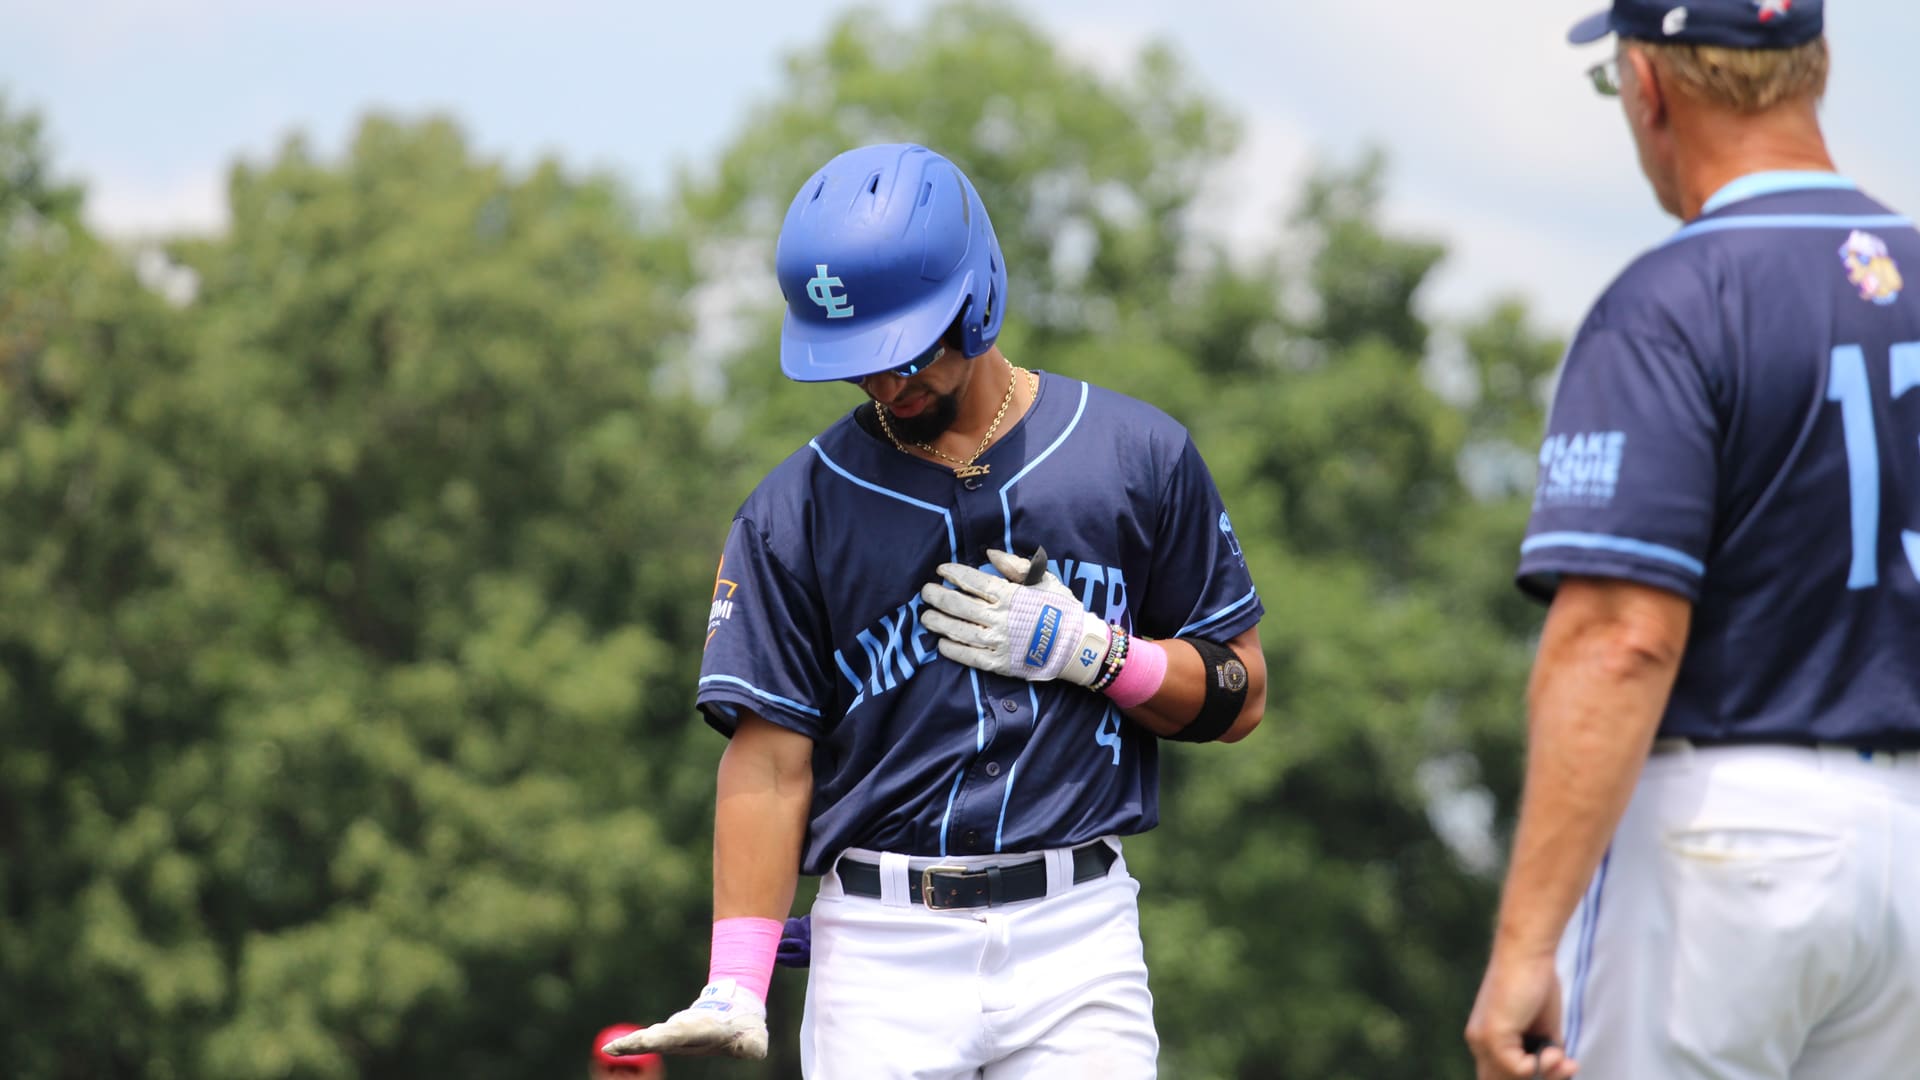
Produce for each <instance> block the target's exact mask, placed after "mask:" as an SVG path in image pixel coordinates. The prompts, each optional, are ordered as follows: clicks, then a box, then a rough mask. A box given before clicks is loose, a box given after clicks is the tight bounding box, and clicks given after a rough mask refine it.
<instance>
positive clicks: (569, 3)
mask: <svg viewBox="0 0 1920 1080" xmlns="http://www.w3.org/2000/svg"><path fill="white" fill-rule="evenodd" d="M1603 2H1604V0H1495V2H1483V3H1477V4H1476V3H1467V2H1455V3H1439V2H1428V0H1330V2H1323V3H1306V2H1303V0H1177V2H1174V0H1157V2H1148V0H1025V2H1023V3H1019V4H1018V5H1017V6H1018V7H1019V8H1020V10H1022V11H1024V12H1026V13H1027V14H1028V15H1029V16H1030V17H1031V18H1033V19H1035V20H1036V21H1038V22H1039V23H1041V24H1042V25H1044V26H1045V27H1046V28H1048V30H1049V31H1050V32H1051V33H1052V34H1053V35H1054V36H1055V37H1056V39H1057V40H1059V41H1061V42H1062V43H1063V45H1065V47H1066V48H1067V49H1068V50H1069V51H1070V52H1071V53H1072V54H1073V55H1074V56H1076V57H1078V58H1081V59H1083V60H1084V61H1086V62H1088V63H1091V64H1094V65H1096V66H1103V67H1112V66H1118V61H1117V60H1116V58H1124V57H1127V56H1130V55H1131V54H1132V52H1133V51H1134V50H1135V49H1137V48H1138V46H1139V45H1140V44H1141V43H1143V42H1145V41H1148V40H1150V39H1154V38H1161V39H1165V40H1167V41H1170V42H1171V43H1172V44H1173V45H1174V47H1175V48H1176V49H1177V50H1178V51H1179V52H1180V53H1181V54H1182V56H1183V57H1184V59H1185V60H1186V62H1187V63H1188V65H1189V66H1190V68H1191V69H1192V70H1193V71H1194V72H1195V74H1196V75H1197V77H1198V79H1199V81H1200V82H1201V84H1202V85H1204V86H1206V87H1208V88H1209V89H1210V90H1211V91H1212V92H1213V93H1214V94H1215V96H1216V97H1217V98H1219V99H1220V100H1221V101H1222V102H1224V103H1225V104H1226V105H1227V106H1228V107H1229V108H1231V109H1232V110H1234V111H1235V112H1236V113H1238V114H1239V116H1240V117H1241V119H1242V120H1243V121H1244V123H1245V125H1246V129H1247V133H1248V140H1247V145H1246V147H1245V149H1244V151H1243V154H1242V156H1241V158H1240V160H1238V161H1237V162H1235V164H1234V166H1233V170H1234V171H1233V177H1234V179H1235V182H1234V183H1233V184H1232V185H1231V187H1232V189H1233V190H1236V191H1238V192H1240V193H1241V196H1240V197H1241V198H1242V199H1243V200H1244V205H1238V206H1235V207H1234V208H1233V209H1232V211H1231V214H1230V215H1229V216H1230V217H1231V218H1232V219H1233V220H1234V222H1235V226H1236V228H1235V231H1236V232H1239V233H1242V234H1246V235H1258V234H1259V231H1260V230H1262V229H1267V228H1270V227H1271V225H1272V223H1273V222H1274V220H1275V219H1276V218H1277V216H1278V210H1277V208H1278V207H1280V206H1282V205H1284V204H1285V202H1286V201H1287V200H1288V199H1289V198H1290V196H1291V194H1292V193H1293V192H1294V191H1295V190H1296V187H1297V184H1298V181H1299V179H1300V177H1301V176H1302V175H1304V173H1305V171H1306V169H1307V168H1308V167H1309V166H1310V164H1311V163H1312V162H1313V161H1314V160H1316V159H1317V158H1324V157H1327V156H1333V157H1336V158H1342V159H1347V158H1351V157H1352V155H1353V154H1355V153H1356V152H1357V151H1358V150H1359V149H1360V148H1362V147H1365V146H1368V145H1380V146H1383V147H1385V148H1386V149H1387V150H1388V152H1389V154H1390V155H1391V163H1392V173H1391V178H1390V199H1389V211H1390V216H1391V218H1392V220H1393V221H1394V222H1395V223H1396V224H1398V225H1402V226H1408V227H1412V228H1416V229H1419V230H1421V231H1422V232H1425V233H1429V234H1431V235H1434V236H1436V237H1438V238H1440V239H1442V240H1444V241H1445V242H1446V243H1447V244H1448V245H1449V247H1450V249H1451V251H1452V256H1451V257H1450V259H1449V260H1448V262H1447V263H1446V264H1445V266H1444V267H1443V269H1442V272H1441V274H1440V276H1439V278H1438V279H1437V280H1436V284H1435V287H1434V288H1433V289H1432V290H1431V291H1430V293H1429V294H1428V295H1427V296H1426V300H1427V302H1428V305H1429V308H1430V309H1431V310H1434V311H1436V312H1441V313H1462V312H1467V311H1470V310H1473V309H1476V308H1478V307H1479V306H1480V305H1481V304H1482V303H1483V302H1484V301H1485V300H1486V299H1488V298H1489V297H1491V296H1492V295H1493V294H1494V293H1496V292H1501V291H1513V292H1519V293H1522V294H1524V295H1526V296H1527V297H1528V298H1529V299H1530V300H1531V301H1532V302H1533V303H1534V304H1535V305H1536V307H1537V309H1538V310H1539V311H1540V312H1541V313H1542V315H1543V317H1544V318H1545V319H1546V321H1547V322H1548V323H1549V325H1552V326H1554V327H1555V328H1558V329H1563V330H1564V329H1568V328H1570V327H1571V325H1572V323H1573V322H1574V321H1575V320H1576V319H1577V318H1578V317H1579V315H1580V314H1581V312H1582V311H1583V310H1584V309H1585V306H1586V304H1587V302H1588V301H1589V300H1590V299H1591V298H1592V296H1593V295H1594V294H1595V293H1596V292H1597V291H1598V290H1599V289H1601V288H1602V287H1603V286H1604V285H1605V284H1606V282H1607V281H1608V280H1609V279H1610V278H1611V276H1612V275H1613V273H1614V272H1615V271H1617V270H1618V269H1619V268H1620V267H1621V266H1622V265H1623V264H1624V263H1625V262H1626V261H1627V260H1628V259H1630V258H1631V257H1632V256H1633V255H1634V254H1635V253H1637V252H1638V251H1640V250H1642V249H1643V248H1645V247H1647V246H1650V245H1651V244H1653V243H1654V242H1656V241H1657V240H1659V239H1660V238H1661V237H1662V236H1663V235H1664V234H1665V233H1666V232H1667V231H1669V229H1670V228H1671V227H1672V223H1671V222H1669V221H1668V220H1667V219H1665V218H1664V217H1663V216H1662V215H1661V214H1660V212H1659V211H1658V210H1657V209H1656V208H1655V207H1654V205H1653V202H1652V199H1651V197H1650V196H1649V195H1648V194H1647V193H1646V190H1645V188H1644V185H1643V183H1642V181H1641V179H1640V176H1639V172H1638V170H1637V168H1636V166H1635V165H1634V160H1633V156H1632V148H1631V144H1630V142H1629V140H1628V138H1627V135H1626V131H1625V127H1624V124H1623V122H1622V121H1621V119H1620V117H1619V114H1618V110H1617V107H1615V106H1614V105H1613V104H1612V103H1610V102H1606V101H1603V100H1601V99H1600V98H1598V97H1596V96H1594V94H1593V93H1592V91H1591V90H1590V89H1589V88H1588V87H1587V84H1586V82H1585V80H1584V78H1583V75H1582V72H1583V70H1584V69H1585V68H1586V67H1587V65H1589V64H1591V63H1593V62H1594V61H1595V60H1598V59H1599V58H1600V57H1601V56H1602V55H1604V54H1605V49H1606V47H1605V46H1594V47H1591V48H1589V49H1586V50H1575V49H1571V48H1568V47H1566V46H1565V45H1564V44H1563V40H1564V37H1563V35H1564V33H1565V31H1566V28H1567V26H1568V25H1570V24H1571V23H1572V22H1573V21H1574V20H1575V19H1576V18H1578V17H1579V16H1581V15H1584V14H1586V13H1587V12H1588V11H1589V10H1592V9H1594V8H1597V7H1599V6H1601V4H1602V3H1603ZM876 6H877V8H878V9H879V10H882V11H885V12H887V13H889V15H890V17H892V18H894V19H896V20H903V19H913V18H916V17H917V16H918V15H919V13H921V12H922V11H924V10H925V9H926V8H927V7H928V6H930V5H929V4H928V3H927V2H926V0H884V2H882V3H880V4H878V5H876ZM1828 8H1829V11H1828V33H1829V36H1830V38H1831V39H1832V42H1833V46H1834V51H1835V56H1836V66H1835V73H1834V78H1833V82H1832V85H1831V90H1830V93H1829V97H1828V104H1827V110H1826V117H1827V127H1828V135H1829V139H1830V142H1831V146H1832V149H1833V152H1834V156H1835V159H1836V160H1837V161H1838V162H1839V164H1840V167H1841V169H1842V170H1843V171H1845V172H1847V173H1848V174H1849V175H1851V176H1853V177H1854V178H1855V179H1856V180H1858V181H1859V182H1860V183H1861V185H1862V186H1863V187H1865V188H1866V189H1867V190H1869V191H1870V192H1872V193H1874V194H1876V195H1878V196H1879V197H1881V198H1882V199H1884V200H1886V201H1888V202H1890V203H1893V204H1894V205H1895V206H1896V207H1897V208H1899V209H1902V210H1904V211H1907V212H1909V213H1920V118H1916V112H1915V103H1916V102H1920V65H1917V64H1916V63H1915V62H1914V60H1913V59H1912V54H1913V52H1914V47H1915V46H1916V45H1917V44H1920V2H1915V0H1832V2H1831V3H1829V4H1828ZM843 9H844V6H842V5H835V4H828V3H817V4H798V3H792V2H778V3H776V2H773V0H710V2H707V3H686V2H671V3H669V2H666V0H624V2H619V0H605V2H591V0H545V2H539V3H536V2H533V0H524V2H519V3H507V2H503V0H459V2H455V0H386V2H381V3H376V2H370V0H330V2H319V0H300V2H294V0H165V2H145V3H136V2H131V0H0V92H5V93H6V94H7V95H8V97H9V98H10V100H11V101H12V103H13V104H14V105H15V106H16V107H18V106H19V105H22V104H24V105H26V106H29V107H32V108H36V109H39V110H40V111H41V112H42V113H43V114H44V115H45V117H46V119H47V121H48V123H49V126H50V130H51V137H52V142H53V145H54V149H55V160H56V164H57V166H58V167H59V169H60V170H61V171H62V172H63V173H65V174H66V175H67V176H69V177H72V178H75V179H80V180H83V181H84V182H85V183H86V185H87V187H88V190H89V193H90V194H89V204H90V213H91V216H92V219H93V221H94V222H95V223H96V224H97V225H99V226H101V227H103V228H105V229H108V230H111V231H113V232H115V233H119V234H141V233H148V232H155V231H168V230H175V229H186V228H191V229H201V228H216V227H218V226H219V225H220V223H221V222H222V221H223V219H224V210H223V202H224V196H223V184H224V179H223V177H224V174H225V171H226V169H227V167H228V166H229V165H230V164H231V163H232V161H233V160H234V159H235V158H236V157H249V158H260V157H264V156H266V155H267V154H269V153H270V152H271V151H272V150H273V149H274V148H275V147H276V146H277V145H278V143H279V141H280V140H281V139H282V138H283V137H284V136H285V135H286V134H287V133H288V132H291V131H294V130H300V131H304V132H306V133H308V135H309V136H310V137H311V138H312V139H313V140H314V142H315V143H316V144H317V145H318V146H319V147H320V148H321V149H322V150H324V151H328V152H334V151H337V150H338V149H339V148H340V146H341V145H342V144H343V142H344V137H345V135H346V133H347V132H348V131H349V130H351V128H352V126H353V124H354V122H355V119H356V118H357V117H358V116H359V115H360V114H361V113H362V112H363V111H365V110H367V109H369V108H375V107H378V108H385V109H393V110H400V111H404V112H419V111H423V110H428V109H433V110H444V111H448V112H451V113H452V114H454V115H455V116H456V117H458V118H459V120H460V121H461V122H462V124H463V125H464V126H465V127H466V129H467V131H468V132H469V134H470V135H471V136H472V137H473V138H474V140H475V141H476V142H477V143H478V145H479V146H480V147H481V148H482V149H483V150H485V151H487V152H491V153H498V154H503V155H506V156H507V157H508V158H509V160H511V161H514V162H516V163H524V162H526V161H529V160H531V159H532V158H534V157H535V156H536V155H539V154H543V153H555V154H558V155H559V156H560V157H561V158H562V159H563V160H565V161H566V162H568V163H569V164H572V165H575V166H580V167H605V168H610V169H613V170H614V171H616V172H618V173H619V174H621V175H623V176H624V177H626V179H627V180H628V181H629V183H630V184H631V185H632V186H633V187H634V188H635V189H636V190H638V191H640V192H642V193H646V194H659V193H660V192H661V191H663V190H664V188H665V185H666V183H667V179H668V177H669V176H670V175H671V171H672V169H673V168H674V167H675V166H677V165H697V164H698V163H699V162H701V161H702V160H704V159H706V158H707V157H708V156H710V155H711V154H712V153H713V152H714V151H715V150H716V149H717V148H718V147H719V146H720V145H721V144H722V143H723V142H724V141H725V140H726V139H727V138H728V136H729V135H731V134H732V133H733V132H734V131H735V130H736V129H737V127H738V125H739V123H740V119H741V117H742V116H743V114H744V112H745V110H746V108H747V107H748V106H749V105H750V104H751V103H752V102H754V101H756V100H759V99H762V98H764V97H765V96H766V95H768V94H770V93H772V92H773V91H774V89H775V88H776V86H777V85H778V81H779V59H780V57H781V56H783V55H784V54H786V53H788V52H791V51H793V50H796V49H801V48H805V47H808V46H810V45H811V44H813V43H815V42H817V41H818V40H819V38H820V36H821V34H822V32H823V30H824V27H825V26H826V25H827V23H828V22H829V21H830V20H831V19H832V18H833V17H834V15H835V13H837V12H838V11H840V10H843Z"/></svg>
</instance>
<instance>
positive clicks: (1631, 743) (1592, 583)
mask: <svg viewBox="0 0 1920 1080" xmlns="http://www.w3.org/2000/svg"><path fill="white" fill-rule="evenodd" d="M1692 614H1693V608H1692V606H1691V605H1690V604H1689V603H1688V602H1687V600H1686V599H1684V598H1683V597H1680V596H1677V595H1675V594H1673V593H1670V592H1666V591H1664V590H1660V589H1655V588H1650V587H1648V586H1644V585H1637V584H1633V583H1630V582H1625V581H1617V580H1602V579H1585V578H1568V579H1567V580H1566V581H1565V582H1564V583H1562V585H1561V586H1560V590H1559V592H1558V594H1557V595H1556V596H1555V597H1554V601H1553V606H1552V607H1551V608H1550V609H1549V610H1548V613H1547V622H1546V628H1545V630H1544V631H1543V632H1542V634H1541V638H1540V652H1539V656H1538V657H1537V658H1536V660H1535V663H1534V669H1533V679H1532V682H1531V684H1530V685H1529V686H1528V689H1527V704H1528V713H1529V719H1528V739H1527V741H1528V748H1527V776H1526V790H1525V794H1524V797H1523V798H1522V801H1521V809H1520V822H1519V827H1518V829H1517V830H1516V832H1515V835H1514V845H1513V860H1512V863H1511V864H1510V866H1509V868H1508V871H1507V881H1506V887H1505V890H1504V892H1503V894H1502V898H1501V903H1500V918H1499V923H1498V927H1497V930H1496V934H1495V941H1494V948H1495V950H1496V952H1498V951H1501V950H1507V949H1512V950H1518V951H1519V953H1520V954H1521V955H1547V954H1551V953H1552V952H1553V951H1554V949H1555V947H1556V946H1557V944H1558V942H1559V940H1560V934H1561V932H1562V930H1563V929H1564V928H1565V926H1566V923H1567V920H1568V919H1569V918H1570V917H1571V916H1572V914H1573V909H1574V907H1575V906H1576V905H1577V904H1578V903H1579V898H1580V895H1581V893H1582V892H1583V891H1585V889H1586V887H1587V884H1588V883H1589V881H1590V880H1591V878H1592V876H1593V872H1594V870H1595V868H1596V867H1597V866H1598V865H1599V863H1600V857H1601V855H1602V854H1603V853H1604V852H1605V851H1606V847H1607V844H1608V842H1609V840H1610V839H1611V838H1612V835H1613V830H1614V827H1615V826H1616V825H1618V823H1619V821H1620V817H1621V815H1622V814H1623V813H1625V811H1626V807H1627V802H1628V801H1629V799H1631V797H1632V795H1633V788H1634V784H1635V782H1636V781H1637V780H1638V778H1639V775H1640V768H1641V766H1642V764H1644V763H1645V761H1646V757H1647V752H1648V750H1649V748H1650V747H1651V745H1652V742H1653V735H1654V732H1655V731H1656V730H1657V729H1658V728H1659V725H1660V717H1661V714H1662V713H1663V712H1664V711H1665V710H1666V705H1667V696H1668V694H1669V693H1670V692H1671V691H1672V689H1673V680H1674V675H1675V673H1676V672H1678V670H1679V667H1680V657H1681V653H1682V652H1683V651H1684V649H1685V646H1686V640H1687V628H1688V625H1689V623H1690V621H1691V618H1692Z"/></svg>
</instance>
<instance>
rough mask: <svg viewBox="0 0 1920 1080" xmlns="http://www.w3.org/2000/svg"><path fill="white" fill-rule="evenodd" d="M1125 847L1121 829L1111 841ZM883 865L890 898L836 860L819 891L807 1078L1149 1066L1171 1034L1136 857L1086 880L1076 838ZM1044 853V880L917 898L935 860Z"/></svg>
mask: <svg viewBox="0 0 1920 1080" xmlns="http://www.w3.org/2000/svg"><path fill="white" fill-rule="evenodd" d="M1106 842H1108V843H1112V844H1113V845H1114V847H1115V849H1116V851H1117V850H1118V847H1119V842H1118V840H1117V839H1111V838H1110V839H1109V840H1108V841H1106ZM846 855H847V856H851V857H855V858H859V859H862V860H864V861H867V862H871V863H877V864H878V865H879V866H880V867H881V888H882V890H883V892H884V893H885V894H886V895H885V896H884V897H883V898H881V899H869V898H866V897H861V896H850V895H848V894H847V893H846V892H845V890H844V889H843V888H842V887H841V884H840V880H839V876H838V874H837V873H835V872H834V871H829V872H828V873H827V874H826V875H825V876H824V877H823V878H822V879H821V882H820V892H819V895H818V897H817V898H816V899H815V901H814V905H813V961H812V967H811V969H810V970H809V972H808V976H807V1005H806V1015H805V1018H804V1019H803V1020H802V1022H801V1025H800V1061H801V1068H802V1070H803V1071H804V1073H805V1075H806V1077H807V1078H808V1080H889V1078H900V1080H906V1078H913V1080H963V1078H966V1080H972V1078H977V1080H1043V1078H1044V1080H1077V1078H1086V1080H1095V1078H1098V1080H1146V1078H1150V1077H1152V1076H1154V1074H1155V1061H1156V1058H1157V1057H1158V1054H1159V1049H1160V1039H1159V1036H1158V1034H1156V1033H1155V1031H1154V1026H1153V996H1152V995H1151V994H1150V993H1148V991H1147V966H1146V960H1145V957H1144V955H1143V954H1142V950H1141V945H1140V918H1139V909H1138V907H1137V905H1136V898H1137V897H1138V895H1139V892H1140V886H1139V883H1138V882H1136V881H1134V879H1133V878H1132V877H1131V876H1130V875H1128V873H1127V867H1126V860H1125V858H1124V857H1122V858H1119V859H1116V860H1115V862H1114V864H1113V866H1112V868H1111V869H1109V870H1108V872H1107V875H1106V876H1105V877H1102V878H1096V879H1094V880H1092V881H1087V882H1083V883H1081V884H1079V885H1074V884H1073V883H1072V882H1073V869H1072V859H1071V853H1070V852H1068V851H1065V850H1057V851H1047V852H1041V853H1034V854H1032V855H1029V856H1020V855H1012V856H1009V855H992V856H972V857H963V858H946V859H938V860H936V859H922V858H915V859H912V860H909V859H908V858H907V857H906V856H903V855H897V854H883V853H880V852H871V851H858V850H855V851H850V852H847V853H846ZM1027 858H1033V859H1044V860H1046V862H1047V869H1048V873H1047V895H1046V896H1045V897H1042V898H1039V899H1036V900H1029V901H1024V902H1020V903H1014V904H1006V905H1003V906H997V907H990V908H973V909H965V910H946V911H929V910H928V909H927V908H925V907H924V906H921V905H919V904H914V903H912V902H911V901H910V900H909V896H910V895H911V893H910V892H909V890H917V889H918V888H919V880H920V874H919V871H920V870H921V869H923V868H924V867H926V866H930V865H933V864H935V863H936V862H937V863H939V864H941V865H956V864H957V865H962V866H968V867H978V866H984V865H989V864H997V865H1002V866H1004V865H1007V864H1008V863H1012V862H1018V861H1021V860H1022V859H1027Z"/></svg>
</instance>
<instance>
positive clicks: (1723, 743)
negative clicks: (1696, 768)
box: [1653, 735, 1920, 761]
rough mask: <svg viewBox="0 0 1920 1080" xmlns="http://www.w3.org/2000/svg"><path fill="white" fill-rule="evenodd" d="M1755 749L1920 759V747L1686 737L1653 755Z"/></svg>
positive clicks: (1661, 743)
mask: <svg viewBox="0 0 1920 1080" xmlns="http://www.w3.org/2000/svg"><path fill="white" fill-rule="evenodd" d="M1755 746H1784V747H1788V748H1789V749H1797V750H1838V751H1842V752H1845V753H1849V754H1857V755H1859V757H1860V759H1861V760H1862V761H1872V760H1873V759H1875V758H1879V759H1882V760H1904V761H1911V760H1912V759H1913V758H1915V757H1920V744H1915V745H1912V746H1857V745H1854V744H1853V743H1829V742H1814V741H1812V740H1800V739H1769V740H1764V741H1763V740H1759V739H1755V740H1731V739H1729V740H1720V741H1714V742H1708V741H1706V740H1703V739H1690V738H1687V737H1686V736H1683V735H1670V736H1667V737H1665V738H1661V739H1655V740H1654V742H1653V752H1654V753H1656V754H1668V753H1673V752H1674V751H1677V750H1719V749H1724V748H1728V747H1755Z"/></svg>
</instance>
